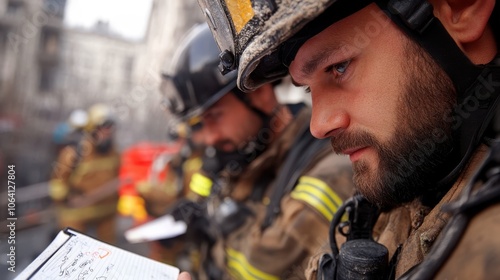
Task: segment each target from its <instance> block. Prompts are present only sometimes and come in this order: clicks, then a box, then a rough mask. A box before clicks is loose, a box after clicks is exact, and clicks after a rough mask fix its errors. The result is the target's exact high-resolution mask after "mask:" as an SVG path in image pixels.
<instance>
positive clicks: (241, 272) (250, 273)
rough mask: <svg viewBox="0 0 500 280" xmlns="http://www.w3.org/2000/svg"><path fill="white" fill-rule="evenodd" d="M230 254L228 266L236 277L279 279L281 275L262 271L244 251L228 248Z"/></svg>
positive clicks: (263, 279)
mask: <svg viewBox="0 0 500 280" xmlns="http://www.w3.org/2000/svg"><path fill="white" fill-rule="evenodd" d="M226 252H227V254H228V259H227V266H228V269H229V271H230V272H232V273H231V274H232V276H233V277H234V278H236V279H241V280H247V279H248V280H252V279H255V280H278V279H279V277H277V276H274V275H271V274H269V273H266V272H264V271H261V270H259V269H257V268H255V267H254V266H252V265H251V264H250V263H249V262H248V260H247V259H246V257H245V255H243V254H242V253H240V252H238V251H236V250H234V249H231V248H228V249H227V250H226Z"/></svg>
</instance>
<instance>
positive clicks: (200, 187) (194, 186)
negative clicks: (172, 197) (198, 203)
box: [189, 173, 212, 197]
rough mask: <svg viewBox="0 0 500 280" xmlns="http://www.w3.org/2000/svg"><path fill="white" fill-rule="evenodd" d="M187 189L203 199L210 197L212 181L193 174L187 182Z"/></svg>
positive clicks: (198, 174)
mask: <svg viewBox="0 0 500 280" xmlns="http://www.w3.org/2000/svg"><path fill="white" fill-rule="evenodd" d="M189 188H190V189H191V190H192V191H193V192H194V193H196V194H198V195H201V196H203V197H207V196H209V195H210V191H211V190H212V180H210V178H208V177H205V176H203V175H201V174H200V173H195V174H193V176H191V182H189Z"/></svg>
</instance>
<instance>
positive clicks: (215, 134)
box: [201, 94, 262, 152]
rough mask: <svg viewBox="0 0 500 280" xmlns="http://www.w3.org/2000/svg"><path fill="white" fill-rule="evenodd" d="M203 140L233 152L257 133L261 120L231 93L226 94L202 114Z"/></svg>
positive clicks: (205, 142) (210, 144)
mask: <svg viewBox="0 0 500 280" xmlns="http://www.w3.org/2000/svg"><path fill="white" fill-rule="evenodd" d="M202 123H203V128H202V131H201V133H202V134H203V137H202V139H203V142H204V144H205V145H207V146H214V147H215V148H216V149H217V150H220V151H224V152H234V151H236V150H237V149H238V148H241V147H242V146H244V145H245V144H246V143H248V141H249V139H251V138H252V137H254V136H255V135H257V133H258V131H259V129H260V128H261V126H262V120H261V119H260V118H259V117H258V116H257V115H256V114H255V113H254V112H253V111H251V110H250V109H249V108H248V107H247V106H246V105H245V104H244V103H243V102H242V101H240V100H239V99H238V98H237V97H236V96H234V95H233V94H226V95H225V96H224V97H222V98H221V99H220V100H219V101H218V102H216V103H215V104H214V105H213V106H212V107H210V108H209V109H208V110H207V111H206V112H205V113H204V114H203V115H202Z"/></svg>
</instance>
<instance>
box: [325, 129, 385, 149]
mask: <svg viewBox="0 0 500 280" xmlns="http://www.w3.org/2000/svg"><path fill="white" fill-rule="evenodd" d="M330 142H331V145H332V148H333V151H334V152H335V153H336V154H342V152H343V151H345V150H347V149H352V148H356V147H365V146H375V147H378V146H380V145H379V143H378V142H377V140H376V139H375V137H374V136H373V135H371V134H370V133H368V132H366V131H356V132H348V131H344V132H341V133H339V134H336V135H334V136H331V137H330Z"/></svg>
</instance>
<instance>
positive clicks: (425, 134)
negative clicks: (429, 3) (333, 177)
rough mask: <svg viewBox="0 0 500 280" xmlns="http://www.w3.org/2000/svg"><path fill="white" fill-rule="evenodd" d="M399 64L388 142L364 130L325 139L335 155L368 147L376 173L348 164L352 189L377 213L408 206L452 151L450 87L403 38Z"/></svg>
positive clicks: (362, 164)
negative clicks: (400, 81)
mask: <svg viewBox="0 0 500 280" xmlns="http://www.w3.org/2000/svg"><path fill="white" fill-rule="evenodd" d="M406 40H407V43H406V46H405V51H404V52H405V57H406V58H407V59H408V60H407V63H404V65H402V69H401V72H402V73H403V76H404V77H406V78H405V79H404V81H403V82H404V83H405V84H404V85H403V86H402V88H403V95H402V97H401V98H400V104H399V105H400V108H401V110H399V111H398V112H397V119H398V120H401V123H400V124H398V126H397V128H396V129H395V133H394V135H393V136H392V138H391V139H390V140H389V141H386V143H381V142H380V141H378V140H377V139H376V138H375V136H373V135H372V134H370V133H368V132H366V131H351V132H349V131H345V132H343V133H341V134H338V135H335V136H334V137H332V138H331V142H332V147H333V150H334V151H335V152H336V153H341V151H343V150H346V149H349V148H352V147H359V146H361V147H364V146H369V147H371V148H373V149H374V150H375V151H376V153H377V154H378V158H379V163H378V169H377V170H374V169H373V167H370V166H369V165H368V164H367V162H365V161H363V160H362V159H361V160H359V161H356V162H355V163H353V169H354V183H355V185H356V188H357V191H358V192H359V193H361V194H362V195H364V196H365V197H366V198H367V199H368V200H369V201H370V202H372V203H374V204H376V205H377V206H379V207H380V208H381V209H384V210H388V209H391V208H394V207H397V206H399V205H401V204H403V203H407V202H410V201H412V200H414V199H416V198H419V197H421V196H423V195H424V194H426V193H429V192H432V191H433V189H435V188H436V183H437V181H438V180H439V179H440V178H442V177H443V174H442V173H443V165H444V163H445V162H446V161H447V159H448V158H449V157H450V155H451V152H452V150H453V148H452V147H453V143H452V140H451V139H452V138H451V125H450V123H449V122H447V121H446V120H445V119H446V118H445V116H446V115H445V113H447V112H449V111H451V109H452V108H453V105H454V104H455V103H456V101H455V89H454V87H453V84H452V83H451V81H450V79H449V78H448V76H447V75H446V74H445V73H444V71H443V70H442V69H441V68H439V66H438V65H437V64H436V63H435V62H434V61H433V60H432V58H430V56H429V55H428V54H427V53H426V52H425V51H424V50H423V49H421V48H420V47H419V46H418V45H416V44H415V43H413V42H412V41H410V40H409V39H406Z"/></svg>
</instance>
